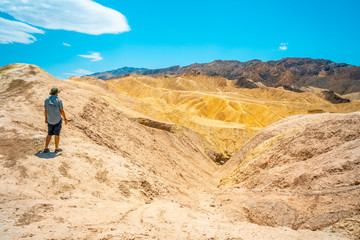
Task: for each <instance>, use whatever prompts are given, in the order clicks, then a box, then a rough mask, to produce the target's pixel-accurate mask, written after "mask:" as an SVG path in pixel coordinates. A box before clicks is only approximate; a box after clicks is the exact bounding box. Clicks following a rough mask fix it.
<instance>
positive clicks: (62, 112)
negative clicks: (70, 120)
mask: <svg viewBox="0 0 360 240" xmlns="http://www.w3.org/2000/svg"><path fill="white" fill-rule="evenodd" d="M60 112H61V115H62V116H63V118H64V120H65V124H67V118H66V115H65V111H64V109H63V108H60Z"/></svg>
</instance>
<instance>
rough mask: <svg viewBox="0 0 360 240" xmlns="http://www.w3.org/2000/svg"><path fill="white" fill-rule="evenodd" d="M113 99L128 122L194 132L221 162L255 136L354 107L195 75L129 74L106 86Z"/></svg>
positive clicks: (309, 95)
mask: <svg viewBox="0 0 360 240" xmlns="http://www.w3.org/2000/svg"><path fill="white" fill-rule="evenodd" d="M107 82H108V84H110V85H111V86H113V87H114V88H115V89H116V91H117V92H118V99H107V100H108V101H109V102H110V103H112V104H114V105H116V106H118V107H120V108H122V109H123V112H124V113H126V114H127V115H128V116H130V117H147V118H150V119H153V120H158V121H164V122H169V123H176V124H179V125H182V126H185V127H187V128H190V129H192V130H194V131H196V132H198V133H200V134H201V135H202V136H203V137H204V138H205V139H206V140H207V141H209V142H210V143H211V144H213V145H214V146H216V147H217V148H218V149H219V151H220V152H222V153H223V154H224V155H225V157H230V156H231V155H233V154H234V153H235V152H236V151H237V150H238V149H239V148H240V147H241V146H242V145H243V144H244V143H245V141H246V140H248V139H249V138H250V137H251V136H252V135H254V133H255V132H257V131H258V130H259V129H261V128H263V127H265V126H267V125H270V124H272V123H274V122H276V121H278V120H280V119H282V118H285V117H288V116H291V115H296V114H304V113H317V112H352V111H355V110H359V109H360V104H359V102H352V103H348V104H337V105H334V104H331V103H330V102H328V101H326V100H324V99H322V98H321V97H319V96H317V95H316V94H313V93H309V92H305V93H295V92H291V91H286V90H283V89H275V88H256V89H241V88H237V87H236V86H234V81H230V80H227V79H225V78H222V77H211V76H206V75H202V74H199V73H196V72H190V73H186V74H182V75H177V76H161V77H157V78H154V77H149V76H139V75H131V76H128V77H123V78H118V79H114V80H109V81H107Z"/></svg>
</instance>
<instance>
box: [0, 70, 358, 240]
mask: <svg viewBox="0 0 360 240" xmlns="http://www.w3.org/2000/svg"><path fill="white" fill-rule="evenodd" d="M53 86H57V87H58V88H59V89H61V90H62V92H61V93H60V94H59V97H60V98H62V99H63V101H64V107H65V111H66V114H67V118H68V119H69V124H68V125H63V130H62V135H61V147H62V148H63V149H64V151H63V152H62V153H60V154H55V153H54V152H53V147H51V152H50V153H42V152H41V150H42V149H43V144H44V137H45V136H46V125H45V123H44V117H43V101H44V99H45V98H46V97H47V96H48V92H49V89H51V88H52V87H53ZM270 95H271V94H270ZM125 99H126V95H123V96H122V98H119V92H118V90H117V89H116V88H114V87H113V86H109V85H108V84H104V82H102V81H100V80H94V79H88V80H84V79H83V80H57V79H55V78H53V77H51V76H50V75H49V74H47V73H46V72H45V71H43V70H41V69H40V68H38V67H36V66H32V65H25V64H15V65H10V66H6V67H3V68H0V106H1V107H0V132H1V135H0V182H1V184H0V215H1V217H0V236H1V239H244V240H246V239H359V237H360V233H359V229H360V227H359V221H360V220H359V209H360V208H359V207H360V205H359V204H360V196H359V195H360V191H359V189H360V188H359V180H360V179H359V176H360V172H359V171H360V170H359V169H360V168H359V165H360V164H359V163H360V162H359V161H360V149H359V145H360V144H359V141H360V139H359V135H360V133H359V130H358V129H359V128H358V127H357V126H359V125H360V114H359V113H349V114H330V113H325V114H312V115H296V116H293V117H290V118H285V119H283V120H281V121H278V122H276V123H275V124H272V125H269V126H268V127H265V128H263V129H262V130H260V131H258V132H257V133H256V134H255V135H254V136H253V137H252V138H251V139H250V140H249V141H247V142H246V143H245V145H244V146H243V147H242V148H241V149H240V151H239V152H237V153H236V154H235V155H234V156H233V157H232V158H231V159H230V160H229V161H228V162H227V163H226V164H225V165H223V166H221V167H220V166H218V165H217V164H215V163H214V162H213V161H212V159H211V158H210V157H209V148H210V147H206V144H205V143H203V144H199V142H198V140H199V139H203V138H201V137H200V136H199V135H198V134H197V133H195V132H194V131H193V130H191V129H190V130H182V131H183V132H186V134H179V133H177V132H176V131H175V130H174V131H173V130H171V131H169V129H172V126H170V127H169V126H168V125H166V126H165V125H161V126H165V127H167V128H166V129H165V130H164V129H158V128H154V126H151V127H149V126H146V124H145V125H144V124H141V123H139V121H136V119H135V120H134V119H132V118H131V117H129V116H130V113H133V114H135V113H134V112H132V111H134V110H132V109H130V108H126V105H125V106H121V105H120V104H119V102H121V101H120V100H122V101H125ZM128 99H131V98H128ZM114 102H116V104H115V103H114ZM152 124H153V123H151V122H150V123H149V122H148V125H152ZM186 129H187V128H186ZM179 131H180V130H179ZM51 144H53V143H51Z"/></svg>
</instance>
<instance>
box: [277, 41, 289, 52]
mask: <svg viewBox="0 0 360 240" xmlns="http://www.w3.org/2000/svg"><path fill="white" fill-rule="evenodd" d="M279 49H280V50H283V51H286V50H287V49H288V43H280V47H279Z"/></svg>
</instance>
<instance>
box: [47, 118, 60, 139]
mask: <svg viewBox="0 0 360 240" xmlns="http://www.w3.org/2000/svg"><path fill="white" fill-rule="evenodd" d="M61 126H62V119H61V120H60V122H58V123H57V124H55V125H52V124H49V123H48V135H55V136H59V135H60V131H61Z"/></svg>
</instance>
